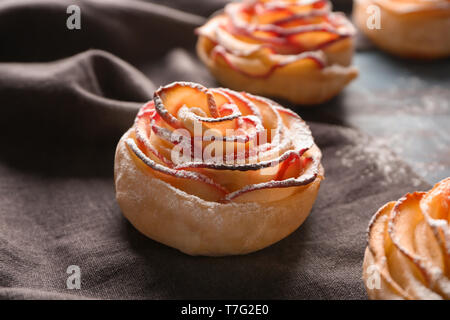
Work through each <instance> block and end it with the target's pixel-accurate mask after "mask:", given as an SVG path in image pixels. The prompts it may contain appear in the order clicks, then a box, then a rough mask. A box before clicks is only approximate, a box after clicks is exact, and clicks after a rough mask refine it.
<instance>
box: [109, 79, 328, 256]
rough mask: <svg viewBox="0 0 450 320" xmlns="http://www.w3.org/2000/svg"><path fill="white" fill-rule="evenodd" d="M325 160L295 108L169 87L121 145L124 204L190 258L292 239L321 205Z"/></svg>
mask: <svg viewBox="0 0 450 320" xmlns="http://www.w3.org/2000/svg"><path fill="white" fill-rule="evenodd" d="M321 157H322V154H321V152H320V150H319V148H318V147H317V146H316V145H315V143H314V139H313V137H312V135H311V131H310V130H309V128H308V126H307V125H306V123H305V122H304V121H303V120H302V119H301V118H300V117H299V116H298V115H297V114H296V113H294V112H293V111H291V110H289V109H286V108H283V107H282V106H280V105H279V104H277V103H275V102H273V101H271V100H269V99H266V98H263V97H257V96H254V95H250V94H248V93H245V92H235V91H232V90H230V89H225V88H212V89H209V88H206V87H203V86H201V85H199V84H195V83H190V82H174V83H172V84H169V85H167V86H165V87H161V88H159V89H158V90H156V91H155V93H154V98H153V100H152V101H149V102H147V103H146V104H145V105H144V106H143V107H142V108H141V109H140V111H139V112H138V114H137V117H136V120H135V122H134V125H133V126H132V128H130V130H129V131H128V132H127V133H126V134H125V135H124V136H123V137H122V139H121V140H120V142H119V144H118V147H117V151H116V159H115V168H114V172H115V183H116V196H117V201H118V203H119V205H120V207H121V209H122V211H123V214H124V216H125V217H126V218H127V219H128V220H129V221H130V222H131V223H132V224H133V225H134V226H135V227H136V228H137V229H138V230H139V231H141V232H142V233H143V234H145V235H147V236H148V237H150V238H152V239H155V240H156V241H159V242H162V243H165V244H167V245H169V246H172V247H174V248H177V249H179V250H181V251H183V252H186V253H188V254H192V255H211V256H214V255H229V254H244V253H248V252H252V251H255V250H259V249H261V248H264V247H266V246H268V245H271V244H272V243H274V242H276V241H278V240H280V239H282V238H284V237H285V236H287V235H288V234H290V233H291V232H292V231H294V230H295V229H296V228H297V227H298V226H299V225H300V224H301V223H302V222H303V221H304V220H305V218H306V217H307V215H308V214H309V212H310V210H311V207H312V205H313V203H314V201H315V199H316V195H317V192H318V190H319V186H320V182H321V180H322V179H323V175H324V172H323V168H322V166H321V164H320V160H321Z"/></svg>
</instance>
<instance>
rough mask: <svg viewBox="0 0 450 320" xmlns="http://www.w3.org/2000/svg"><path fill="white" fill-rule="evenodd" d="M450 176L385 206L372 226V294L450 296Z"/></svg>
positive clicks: (368, 271)
mask: <svg viewBox="0 0 450 320" xmlns="http://www.w3.org/2000/svg"><path fill="white" fill-rule="evenodd" d="M449 222H450V178H447V179H444V180H443V181H441V182H439V183H438V184H436V185H435V186H434V188H433V189H432V190H430V191H429V192H415V193H412V194H407V195H406V196H404V197H403V198H401V199H400V200H398V201H397V202H390V203H388V204H386V205H385V206H384V207H383V208H381V209H380V210H379V211H378V212H377V213H376V214H375V216H374V217H373V218H372V221H371V223H370V226H369V233H368V236H369V243H368V247H367V249H366V254H365V257H364V265H363V268H364V274H363V276H364V282H365V285H366V289H367V292H368V294H369V297H370V298H371V299H450V280H449V279H450V228H449Z"/></svg>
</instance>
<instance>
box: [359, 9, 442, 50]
mask: <svg viewBox="0 0 450 320" xmlns="http://www.w3.org/2000/svg"><path fill="white" fill-rule="evenodd" d="M353 3H354V7H353V18H354V21H355V24H356V25H357V26H358V28H359V29H360V30H361V31H363V32H364V33H365V34H366V35H367V36H368V37H369V38H370V39H371V40H372V41H373V42H374V43H375V44H376V45H377V46H378V47H380V48H382V49H383V50H386V51H388V52H390V53H392V54H395V55H398V56H401V57H407V58H424V59H433V58H442V57H447V56H450V33H449V30H450V1H448V0H355V1H354V2H353ZM374 6H375V7H374ZM374 8H378V9H375V10H379V12H375V11H374ZM372 19H379V28H377V26H376V21H375V20H372Z"/></svg>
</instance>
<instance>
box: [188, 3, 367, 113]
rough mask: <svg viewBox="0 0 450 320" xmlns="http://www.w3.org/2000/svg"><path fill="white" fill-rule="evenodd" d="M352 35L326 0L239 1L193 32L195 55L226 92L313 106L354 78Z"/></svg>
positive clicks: (342, 16) (351, 31)
mask: <svg viewBox="0 0 450 320" xmlns="http://www.w3.org/2000/svg"><path fill="white" fill-rule="evenodd" d="M354 32H355V30H354V27H353V26H352V24H351V23H350V22H349V21H348V19H347V18H346V17H345V15H343V14H341V13H335V12H332V11H331V4H330V2H329V1H327V0H313V1H311V2H301V1H298V2H295V1H278V2H276V3H271V2H270V1H269V2H268V1H264V0H259V1H243V2H241V3H231V4H228V5H227V6H226V7H225V9H224V12H223V13H221V14H218V15H215V16H214V17H212V18H211V19H210V20H209V21H208V22H207V23H206V24H205V25H204V26H202V27H200V28H199V29H198V30H197V33H198V34H199V39H198V42H197V53H198V56H199V57H200V59H201V60H202V61H203V63H204V64H205V65H206V66H207V67H208V68H209V70H210V71H211V73H212V74H213V75H214V76H215V77H216V78H217V80H218V81H219V82H220V83H221V84H223V85H224V86H226V87H229V88H232V89H235V90H243V91H247V92H251V93H254V94H258V95H264V96H272V97H278V98H283V99H286V100H289V101H291V102H293V103H296V104H302V105H314V104H319V103H322V102H325V101H327V100H329V99H331V98H332V97H334V96H335V95H337V94H338V93H339V92H340V91H341V90H342V89H343V88H344V87H345V86H346V85H347V84H348V83H349V82H350V81H351V80H353V79H354V78H356V77H357V75H358V71H357V69H356V68H354V67H351V66H350V64H351V60H352V56H353V52H354V39H353V35H354Z"/></svg>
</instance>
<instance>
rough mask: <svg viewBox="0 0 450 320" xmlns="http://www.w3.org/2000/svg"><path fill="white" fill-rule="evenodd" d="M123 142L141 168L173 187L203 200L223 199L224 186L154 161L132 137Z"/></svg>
mask: <svg viewBox="0 0 450 320" xmlns="http://www.w3.org/2000/svg"><path fill="white" fill-rule="evenodd" d="M125 142H126V144H127V146H128V147H129V148H130V151H131V154H132V155H133V156H134V157H133V159H134V160H135V162H136V164H137V165H138V166H139V167H140V168H141V169H143V170H146V171H147V172H149V173H151V174H152V175H154V176H155V177H156V178H158V179H161V180H163V181H166V182H167V183H169V184H171V185H172V186H174V187H175V188H178V189H180V190H183V191H185V192H186V193H188V194H193V195H195V196H198V197H199V198H202V199H204V200H207V201H216V202H217V201H220V200H221V199H223V198H224V197H225V195H226V194H227V193H228V191H227V190H226V189H225V188H224V187H222V186H221V185H219V184H217V183H215V182H214V181H212V180H211V179H210V178H208V177H207V176H205V175H202V174H200V173H198V172H192V171H185V170H174V169H172V168H169V167H166V166H163V165H160V164H158V163H156V162H154V161H153V160H151V159H150V158H149V157H147V156H146V155H145V154H144V153H143V152H142V151H141V150H140V149H139V148H138V146H137V145H136V142H135V140H134V139H131V138H128V139H127V140H126V141H125Z"/></svg>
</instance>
